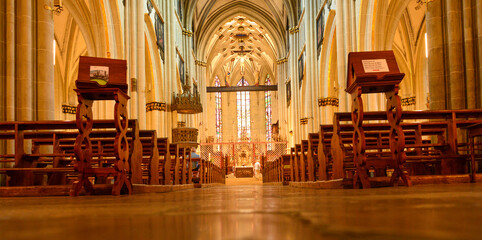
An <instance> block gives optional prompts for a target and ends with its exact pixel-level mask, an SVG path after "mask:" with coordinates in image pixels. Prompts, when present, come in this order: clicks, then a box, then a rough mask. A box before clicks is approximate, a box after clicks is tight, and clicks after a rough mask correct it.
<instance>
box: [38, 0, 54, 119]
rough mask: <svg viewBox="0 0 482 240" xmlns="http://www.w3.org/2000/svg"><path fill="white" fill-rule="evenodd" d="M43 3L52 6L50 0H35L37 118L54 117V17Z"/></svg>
mask: <svg viewBox="0 0 482 240" xmlns="http://www.w3.org/2000/svg"><path fill="white" fill-rule="evenodd" d="M44 5H47V6H52V0H37V66H36V70H37V106H36V107H37V118H38V120H53V119H54V115H55V112H54V104H55V99H54V96H55V92H54V63H53V55H54V54H53V41H54V19H53V17H52V12H51V11H49V10H46V9H45V8H44Z"/></svg>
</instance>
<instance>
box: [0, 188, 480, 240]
mask: <svg viewBox="0 0 482 240" xmlns="http://www.w3.org/2000/svg"><path fill="white" fill-rule="evenodd" d="M481 198H482V184H481V183H476V184H444V185H437V186H434V185H416V186H413V187H411V188H406V187H398V188H372V189H337V190H314V189H299V188H292V187H287V186H281V185H267V184H264V185H237V186H233V185H223V186H217V187H209V188H195V189H188V190H183V191H176V192H169V193H161V194H159V193H157V194H135V195H132V196H128V197H126V196H122V197H116V196H80V197H77V198H71V197H43V198H39V197H31V198H0V212H1V214H0V233H1V235H2V239H50V240H54V239H477V236H480V230H481V227H480V224H478V223H477V222H478V220H479V219H481V217H482V204H481V201H480V200H481Z"/></svg>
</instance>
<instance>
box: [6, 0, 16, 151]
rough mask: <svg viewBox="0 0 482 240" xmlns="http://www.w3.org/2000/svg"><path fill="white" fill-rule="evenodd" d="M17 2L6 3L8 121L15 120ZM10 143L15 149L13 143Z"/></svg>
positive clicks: (7, 1) (12, 0) (7, 0)
mask: <svg viewBox="0 0 482 240" xmlns="http://www.w3.org/2000/svg"><path fill="white" fill-rule="evenodd" d="M15 2H16V1H15V0H6V4H5V25H6V28H5V30H6V31H5V33H6V36H5V41H6V44H5V59H6V65H5V66H6V69H5V80H6V84H5V85H6V86H5V94H6V96H5V97H6V98H5V104H6V109H5V110H6V112H5V114H6V120H7V121H15V96H16V94H15V57H16V56H15V32H16V31H15V30H16V29H15ZM10 145H11V149H12V150H13V144H10Z"/></svg>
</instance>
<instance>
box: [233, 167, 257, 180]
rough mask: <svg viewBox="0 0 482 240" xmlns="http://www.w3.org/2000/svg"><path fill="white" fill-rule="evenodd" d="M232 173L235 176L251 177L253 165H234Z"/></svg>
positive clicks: (252, 175)
mask: <svg viewBox="0 0 482 240" xmlns="http://www.w3.org/2000/svg"><path fill="white" fill-rule="evenodd" d="M234 175H235V176H236V177H237V178H252V177H254V172H253V167H247V166H240V167H236V169H235V172H234Z"/></svg>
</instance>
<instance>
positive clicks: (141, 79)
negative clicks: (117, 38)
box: [132, 1, 146, 129]
mask: <svg viewBox="0 0 482 240" xmlns="http://www.w3.org/2000/svg"><path fill="white" fill-rule="evenodd" d="M132 2H135V4H136V5H137V6H136V8H137V9H136V11H137V15H136V22H137V29H136V30H137V32H136V37H137V45H136V47H137V104H138V105H137V106H138V107H137V108H138V113H137V114H138V115H137V118H138V121H139V128H140V129H146V47H145V46H146V37H145V34H144V24H145V23H144V7H143V6H144V5H142V4H139V3H138V2H137V1H132ZM144 4H145V1H144Z"/></svg>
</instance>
